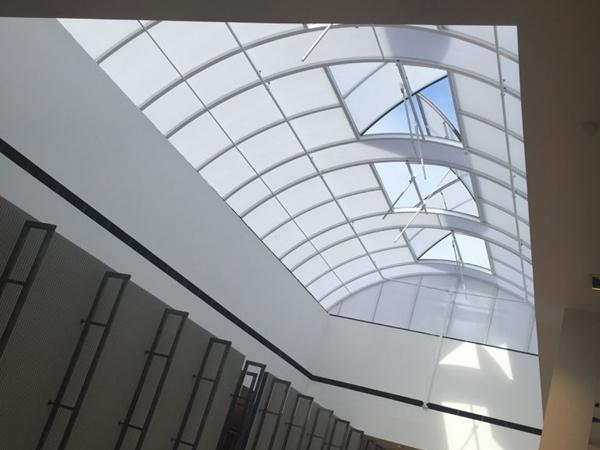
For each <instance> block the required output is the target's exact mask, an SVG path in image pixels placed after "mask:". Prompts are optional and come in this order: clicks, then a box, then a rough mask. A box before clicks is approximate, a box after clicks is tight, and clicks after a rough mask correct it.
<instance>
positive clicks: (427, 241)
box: [406, 228, 450, 257]
mask: <svg viewBox="0 0 600 450" xmlns="http://www.w3.org/2000/svg"><path fill="white" fill-rule="evenodd" d="M449 234H450V231H448V230H440V229H437V228H421V229H418V228H417V229H410V228H409V229H408V230H406V239H407V241H408V243H409V244H410V245H411V247H412V248H413V251H414V253H415V255H417V257H419V256H421V255H422V254H423V253H424V252H426V251H427V250H428V249H429V248H430V247H431V246H433V245H434V244H435V243H436V242H438V241H441V240H442V239H443V238H444V237H446V236H448V235H449Z"/></svg>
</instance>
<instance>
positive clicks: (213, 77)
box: [189, 53, 258, 105]
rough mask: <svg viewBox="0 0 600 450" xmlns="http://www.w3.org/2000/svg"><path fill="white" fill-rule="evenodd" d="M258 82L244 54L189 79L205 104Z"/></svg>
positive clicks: (209, 67) (211, 66)
mask: <svg viewBox="0 0 600 450" xmlns="http://www.w3.org/2000/svg"><path fill="white" fill-rule="evenodd" d="M256 82H258V77H257V76H256V72H254V69H252V66H251V65H250V63H249V62H248V59H247V58H246V57H245V56H244V55H243V54H239V53H238V54H236V55H234V56H230V57H229V58H227V59H225V60H223V61H220V62H218V63H216V64H212V65H210V66H208V67H206V68H205V69H203V70H202V71H201V72H199V73H197V74H196V75H194V76H193V77H191V78H190V79H189V83H190V86H192V88H193V89H194V91H196V92H197V93H198V95H199V96H200V98H201V99H202V101H203V102H204V103H205V104H207V105H208V104H210V103H212V102H214V101H215V100H217V99H219V98H221V97H224V96H225V95H226V94H228V93H231V92H233V91H235V90H237V89H240V88H242V87H243V86H247V85H249V84H250V83H256Z"/></svg>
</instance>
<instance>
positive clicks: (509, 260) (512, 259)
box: [489, 244, 521, 270]
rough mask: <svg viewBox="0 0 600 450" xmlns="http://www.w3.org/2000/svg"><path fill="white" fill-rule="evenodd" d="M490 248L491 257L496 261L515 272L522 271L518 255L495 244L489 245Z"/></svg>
mask: <svg viewBox="0 0 600 450" xmlns="http://www.w3.org/2000/svg"><path fill="white" fill-rule="evenodd" d="M489 246H490V253H491V257H492V258H494V260H497V261H501V262H503V263H504V264H506V265H507V266H510V267H512V268H513V269H515V270H520V269H521V258H519V256H518V255H515V254H514V253H512V252H509V251H508V250H506V249H504V248H502V247H498V246H497V245H495V244H489Z"/></svg>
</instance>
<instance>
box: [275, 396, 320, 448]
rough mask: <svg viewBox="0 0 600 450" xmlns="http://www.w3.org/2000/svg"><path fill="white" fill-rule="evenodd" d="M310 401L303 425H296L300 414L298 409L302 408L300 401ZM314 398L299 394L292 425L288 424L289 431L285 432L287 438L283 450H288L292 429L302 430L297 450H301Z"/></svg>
mask: <svg viewBox="0 0 600 450" xmlns="http://www.w3.org/2000/svg"><path fill="white" fill-rule="evenodd" d="M302 400H304V401H308V407H307V408H306V415H305V416H304V419H303V420H302V425H300V424H297V423H295V419H296V415H297V414H298V409H299V407H300V401H302ZM312 402H313V398H312V397H309V396H307V395H302V394H298V395H297V396H296V401H295V402H294V407H293V408H292V415H291V417H290V423H289V424H288V427H287V430H286V432H285V437H284V438H283V444H282V450H286V448H287V444H288V441H289V439H290V434H291V432H292V428H300V439H298V446H297V448H296V450H299V449H300V444H301V443H302V438H303V437H304V433H305V432H306V424H307V422H308V417H309V416H310V409H311V407H312Z"/></svg>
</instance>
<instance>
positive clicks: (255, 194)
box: [227, 179, 271, 215]
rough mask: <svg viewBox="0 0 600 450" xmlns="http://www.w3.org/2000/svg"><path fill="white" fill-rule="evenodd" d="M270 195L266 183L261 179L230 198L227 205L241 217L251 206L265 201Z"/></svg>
mask: <svg viewBox="0 0 600 450" xmlns="http://www.w3.org/2000/svg"><path fill="white" fill-rule="evenodd" d="M270 194H271V193H270V191H269V189H268V188H267V186H265V183H263V182H262V180H260V179H256V180H254V181H252V182H251V183H249V184H247V185H246V186H244V187H243V188H242V189H240V190H239V191H237V192H236V193H235V194H233V195H232V196H231V197H229V198H228V199H227V203H228V204H229V206H231V207H232V208H233V210H234V211H235V212H236V213H238V214H240V215H241V214H243V213H244V212H245V211H246V210H247V209H248V208H250V207H251V206H254V205H255V204H257V203H258V202H260V201H261V200H265V199H266V198H267V197H269V195H270Z"/></svg>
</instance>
